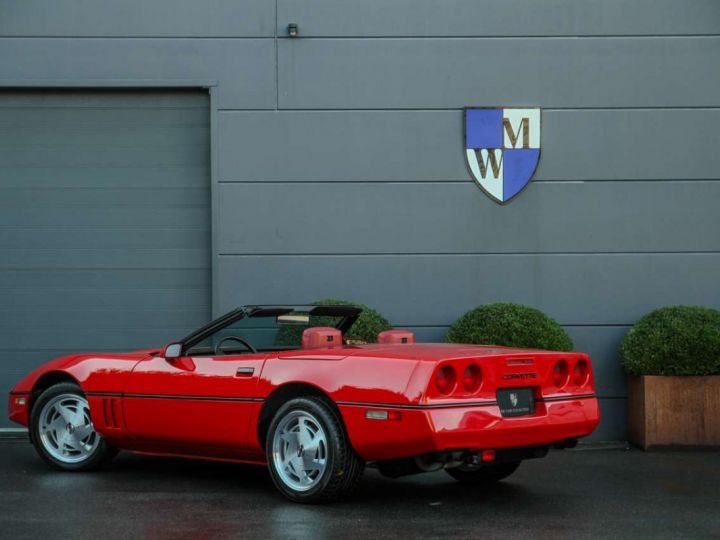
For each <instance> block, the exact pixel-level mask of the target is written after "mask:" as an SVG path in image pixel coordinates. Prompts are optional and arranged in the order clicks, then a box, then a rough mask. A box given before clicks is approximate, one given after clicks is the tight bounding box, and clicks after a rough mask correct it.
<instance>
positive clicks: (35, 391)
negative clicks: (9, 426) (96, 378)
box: [28, 371, 80, 412]
mask: <svg viewBox="0 0 720 540" xmlns="http://www.w3.org/2000/svg"><path fill="white" fill-rule="evenodd" d="M62 382H67V383H73V384H77V385H78V386H80V383H79V382H78V380H77V379H76V378H75V377H73V376H72V375H70V374H69V373H68V372H66V371H48V372H47V373H43V374H42V375H41V376H40V377H38V380H37V381H35V383H34V384H33V387H32V392H31V393H30V407H29V409H28V412H30V411H31V410H32V407H33V404H34V402H35V401H36V400H37V398H38V397H40V394H42V393H43V392H44V391H45V390H47V389H48V388H50V387H51V386H53V385H55V384H58V383H62Z"/></svg>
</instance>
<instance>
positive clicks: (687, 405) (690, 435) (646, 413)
mask: <svg viewBox="0 0 720 540" xmlns="http://www.w3.org/2000/svg"><path fill="white" fill-rule="evenodd" d="M628 424H629V425H628V438H629V439H630V442H632V443H634V444H637V445H638V446H640V447H642V448H644V449H646V450H647V449H649V448H653V447H656V448H657V447H664V446H665V447H667V446H695V447H710V446H715V447H717V446H720V375H710V376H703V377H661V376H654V375H644V376H639V377H637V376H628Z"/></svg>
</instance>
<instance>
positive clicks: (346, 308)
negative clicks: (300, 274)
mask: <svg viewBox="0 0 720 540" xmlns="http://www.w3.org/2000/svg"><path fill="white" fill-rule="evenodd" d="M293 311H300V312H302V313H308V314H309V315H320V316H331V317H342V318H341V319H340V322H339V323H338V324H337V325H336V326H335V328H337V329H338V330H340V332H341V333H342V334H343V336H344V335H345V333H346V332H347V331H348V330H349V329H350V327H351V326H352V325H353V324H354V323H355V321H356V320H357V318H358V317H359V316H360V313H362V309H361V308H359V307H355V306H350V305H343V304H331V305H330V304H329V305H317V306H316V305H312V304H300V305H253V306H243V307H239V308H236V309H233V310H232V311H228V312H227V313H225V314H224V315H221V316H220V317H218V318H217V319H215V320H213V321H210V322H209V323H208V324H206V325H205V326H203V327H202V328H200V329H198V330H196V331H195V332H193V333H191V334H189V335H187V336H185V337H184V338H183V339H182V341H181V342H180V343H182V352H183V354H185V352H186V351H188V350H190V349H192V347H193V346H194V345H196V344H198V343H200V342H201V341H203V340H204V339H206V338H208V337H210V336H212V335H213V334H216V333H217V332H220V331H221V330H223V329H224V328H226V327H228V326H230V325H231V324H233V323H236V322H237V321H239V320H240V319H244V318H261V317H277V316H278V315H286V314H288V313H292V312H293ZM296 348H297V347H291V348H290V349H291V350H292V349H296Z"/></svg>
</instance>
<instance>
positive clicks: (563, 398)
mask: <svg viewBox="0 0 720 540" xmlns="http://www.w3.org/2000/svg"><path fill="white" fill-rule="evenodd" d="M594 397H595V394H577V395H574V396H551V397H545V398H537V399H536V400H535V401H572V400H573V399H588V398H594Z"/></svg>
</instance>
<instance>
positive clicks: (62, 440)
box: [30, 383, 117, 471]
mask: <svg viewBox="0 0 720 540" xmlns="http://www.w3.org/2000/svg"><path fill="white" fill-rule="evenodd" d="M30 429H31V430H32V442H33V445H34V446H35V450H36V451H37V453H38V454H39V455H40V457H41V458H42V459H43V460H45V462H46V463H48V464H49V465H51V466H52V467H55V468H57V469H62V470H65V471H84V470H90V469H96V468H98V467H100V466H102V465H104V464H105V463H107V462H109V461H110V460H112V458H114V457H115V455H116V454H117V450H116V449H115V448H114V447H112V446H110V445H109V444H108V443H107V442H105V440H104V439H103V438H102V436H101V435H100V434H99V433H97V432H96V431H95V429H94V428H93V425H92V421H91V419H90V408H89V405H88V402H87V399H85V395H84V394H83V392H82V390H81V389H80V387H79V386H78V385H76V384H73V383H59V384H56V385H53V386H51V387H50V388H48V389H47V390H45V391H44V392H43V393H42V394H40V397H38V399H37V401H36V402H35V404H34V405H33V408H32V413H31V418H30Z"/></svg>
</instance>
